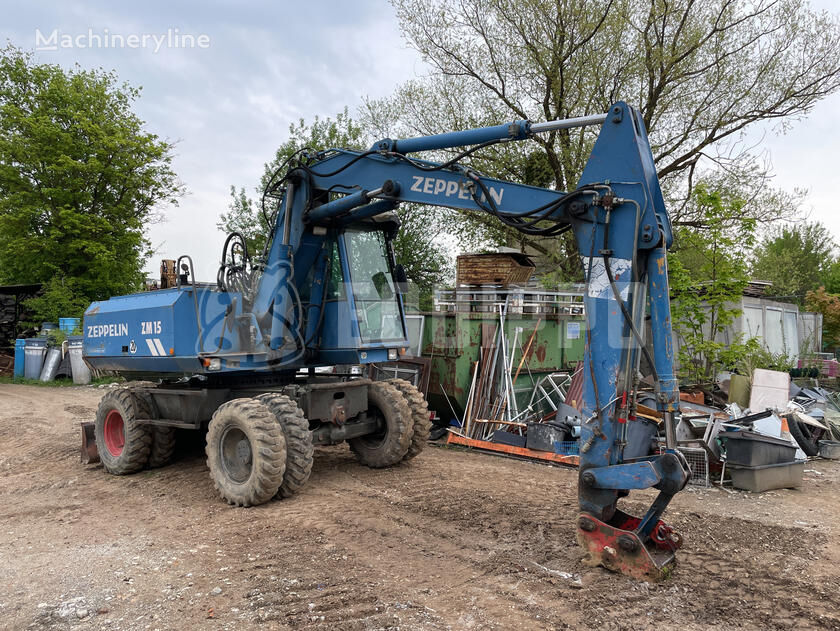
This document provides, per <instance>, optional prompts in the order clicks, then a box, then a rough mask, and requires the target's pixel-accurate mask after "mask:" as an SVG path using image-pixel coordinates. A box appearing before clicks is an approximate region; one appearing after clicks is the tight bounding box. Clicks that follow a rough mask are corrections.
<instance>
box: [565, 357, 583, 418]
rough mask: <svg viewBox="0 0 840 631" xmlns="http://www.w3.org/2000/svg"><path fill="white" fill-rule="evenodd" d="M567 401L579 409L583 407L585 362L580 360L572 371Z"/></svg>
mask: <svg viewBox="0 0 840 631" xmlns="http://www.w3.org/2000/svg"><path fill="white" fill-rule="evenodd" d="M566 403H567V404H569V405H571V406H572V407H573V408H575V409H576V410H578V411H580V410H582V409H583V362H578V365H577V366H576V367H575V371H574V372H573V373H572V383H570V384H569V389H568V391H567V392H566Z"/></svg>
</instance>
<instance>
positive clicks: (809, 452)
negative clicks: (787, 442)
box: [787, 415, 825, 456]
mask: <svg viewBox="0 0 840 631" xmlns="http://www.w3.org/2000/svg"><path fill="white" fill-rule="evenodd" d="M787 419H788V429H789V430H790V435H791V436H793V438H794V439H795V440H796V442H797V443H798V444H799V447H800V448H801V449H802V451H804V452H805V455H806V456H819V455H820V440H821V439H822V436H823V434H824V433H825V430H824V429H821V428H819V427H815V426H813V425H808V424H807V423H801V422H800V421H798V420H796V418H794V416H793V415H791V416H788V417H787Z"/></svg>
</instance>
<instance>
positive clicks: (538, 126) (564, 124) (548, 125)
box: [528, 114, 607, 134]
mask: <svg viewBox="0 0 840 631" xmlns="http://www.w3.org/2000/svg"><path fill="white" fill-rule="evenodd" d="M605 120H607V115H606V114H591V115H589V116H577V117H575V118H564V119H562V120H556V121H546V122H545V123H531V127H530V129H529V130H528V131H530V132H531V133H532V134H544V133H545V132H549V131H554V130H556V129H571V128H572V127H586V126H587V125H600V124H601V123H603V122H604V121H605Z"/></svg>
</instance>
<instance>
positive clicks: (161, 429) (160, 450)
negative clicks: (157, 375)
mask: <svg viewBox="0 0 840 631" xmlns="http://www.w3.org/2000/svg"><path fill="white" fill-rule="evenodd" d="M138 385H141V386H147V387H152V388H153V387H155V384H154V383H152V382H150V381H140V382H137V383H133V384H132V387H133V388H136V387H137V386H138ZM132 394H133V395H134V400H135V402H136V403H137V414H138V415H140V416H139V417H140V418H152V405H153V404H152V401H151V395H150V394H149V393H148V392H144V391H142V390H141V391H137V390H135V391H134V392H132ZM149 432H150V433H151V436H152V444H151V447H150V449H149V461H148V463H147V465H148V466H149V468H151V469H154V468H156V467H164V466H166V465H168V464H169V463H170V462H172V457H173V456H174V455H175V428H174V427H167V426H166V425H152V426H151V427H150V428H149Z"/></svg>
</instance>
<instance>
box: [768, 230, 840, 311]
mask: <svg viewBox="0 0 840 631" xmlns="http://www.w3.org/2000/svg"><path fill="white" fill-rule="evenodd" d="M835 249H836V245H835V243H834V239H833V238H832V236H831V232H830V231H829V230H828V229H827V228H826V227H825V226H824V225H823V224H821V223H818V222H816V223H810V222H805V223H800V224H793V225H783V226H778V227H776V228H774V229H772V230H771V231H770V232H769V234H768V235H767V236H765V237H764V238H763V239H762V240H761V243H760V244H759V245H758V247H757V248H756V249H755V253H754V256H755V260H754V262H753V271H752V275H753V278H755V279H760V280H768V281H770V282H772V283H773V290H772V291H773V294H774V295H776V296H784V297H787V298H795V299H796V301H797V302H799V304H802V303H803V302H804V300H805V295H806V294H807V293H808V292H809V291H812V290H815V289H817V288H818V287H819V286H820V285H821V284H824V283H825V281H826V277H827V276H828V274H829V273H830V271H832V267H833V266H832V264H833V262H834V250H835Z"/></svg>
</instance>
